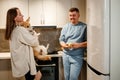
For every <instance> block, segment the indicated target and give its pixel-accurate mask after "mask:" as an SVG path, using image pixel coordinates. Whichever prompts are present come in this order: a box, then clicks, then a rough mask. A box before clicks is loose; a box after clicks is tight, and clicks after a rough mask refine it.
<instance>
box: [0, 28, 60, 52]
mask: <svg viewBox="0 0 120 80" xmlns="http://www.w3.org/2000/svg"><path fill="white" fill-rule="evenodd" d="M34 29H35V31H36V32H40V35H39V43H40V45H44V46H47V44H49V48H48V52H49V53H51V52H54V51H58V50H61V46H60V44H59V36H60V31H61V28H39V27H35V28H34ZM4 35H5V29H0V52H9V51H10V50H9V41H7V40H5V39H4Z"/></svg>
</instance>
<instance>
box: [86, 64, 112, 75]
mask: <svg viewBox="0 0 120 80" xmlns="http://www.w3.org/2000/svg"><path fill="white" fill-rule="evenodd" d="M87 65H88V67H89V68H90V69H91V70H92V71H93V72H94V73H96V74H97V75H104V76H110V73H108V74H104V73H102V72H100V71H98V70H96V69H95V68H93V67H92V66H90V65H89V64H88V63H87Z"/></svg>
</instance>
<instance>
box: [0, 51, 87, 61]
mask: <svg viewBox="0 0 120 80" xmlns="http://www.w3.org/2000/svg"><path fill="white" fill-rule="evenodd" d="M62 54H63V52H62V51H58V54H48V55H46V56H50V57H62ZM0 59H11V55H10V52H3V53H0ZM84 60H87V58H86V57H84Z"/></svg>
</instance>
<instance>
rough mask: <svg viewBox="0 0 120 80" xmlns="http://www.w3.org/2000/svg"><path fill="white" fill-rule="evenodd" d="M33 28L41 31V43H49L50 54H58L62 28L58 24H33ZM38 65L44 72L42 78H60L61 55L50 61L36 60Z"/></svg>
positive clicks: (52, 79) (38, 68)
mask: <svg viewBox="0 0 120 80" xmlns="http://www.w3.org/2000/svg"><path fill="white" fill-rule="evenodd" d="M33 29H34V30H35V31H36V32H37V33H40V35H39V38H38V39H39V43H40V45H44V46H47V44H49V48H48V55H51V54H58V53H57V51H59V50H61V46H60V44H59V35H60V31H61V29H60V28H56V26H33ZM36 67H37V70H40V71H41V73H42V79H41V80H59V57H52V58H51V60H50V61H41V60H36Z"/></svg>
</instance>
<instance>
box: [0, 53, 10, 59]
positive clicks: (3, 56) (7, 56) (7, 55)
mask: <svg viewBox="0 0 120 80" xmlns="http://www.w3.org/2000/svg"><path fill="white" fill-rule="evenodd" d="M10 58H11V55H10V52H2V53H0V59H10Z"/></svg>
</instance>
